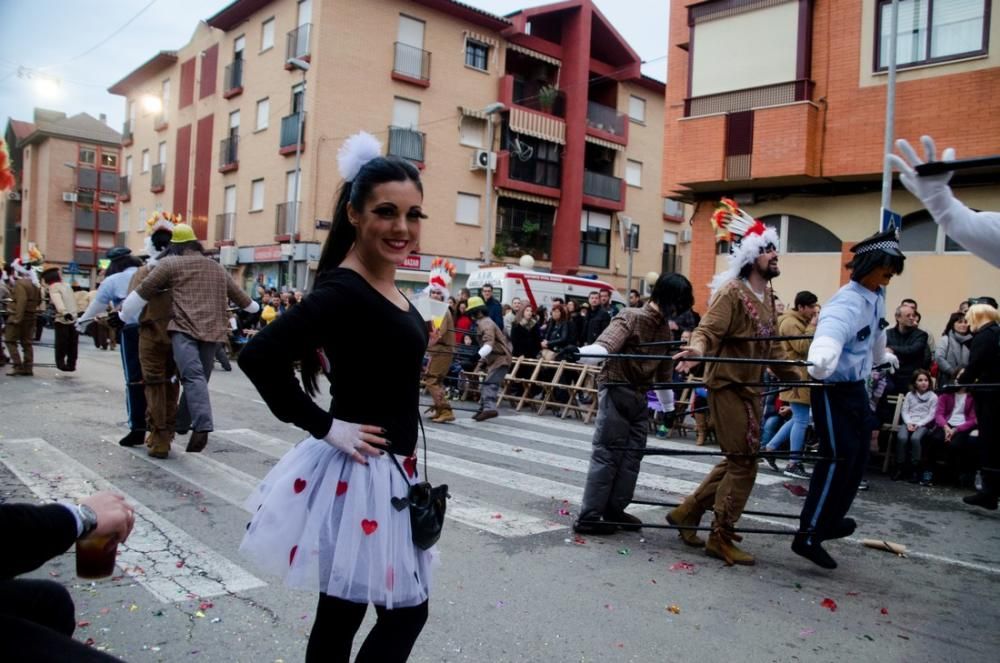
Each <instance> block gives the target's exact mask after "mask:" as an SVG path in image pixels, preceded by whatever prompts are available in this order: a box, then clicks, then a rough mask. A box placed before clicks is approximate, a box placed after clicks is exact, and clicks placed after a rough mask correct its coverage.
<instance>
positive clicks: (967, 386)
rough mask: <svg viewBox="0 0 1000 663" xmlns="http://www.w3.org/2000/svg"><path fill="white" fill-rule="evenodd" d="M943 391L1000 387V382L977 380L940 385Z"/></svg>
mask: <svg viewBox="0 0 1000 663" xmlns="http://www.w3.org/2000/svg"><path fill="white" fill-rule="evenodd" d="M938 389H940V390H941V391H958V390H959V389H991V390H992V389H1000V382H976V383H973V384H958V383H957V382H956V383H953V384H948V385H945V386H943V387H938Z"/></svg>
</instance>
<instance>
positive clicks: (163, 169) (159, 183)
mask: <svg viewBox="0 0 1000 663" xmlns="http://www.w3.org/2000/svg"><path fill="white" fill-rule="evenodd" d="M166 188H167V164H165V163H158V164H154V165H153V170H152V171H151V172H150V177H149V190H150V191H152V192H153V193H163V190H164V189H166Z"/></svg>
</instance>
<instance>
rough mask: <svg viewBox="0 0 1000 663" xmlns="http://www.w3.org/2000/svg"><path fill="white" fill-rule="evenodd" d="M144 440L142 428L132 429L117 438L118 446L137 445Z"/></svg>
mask: <svg viewBox="0 0 1000 663" xmlns="http://www.w3.org/2000/svg"><path fill="white" fill-rule="evenodd" d="M145 441H146V431H144V430H132V431H129V432H128V435H126V436H125V437H123V438H122V439H120V440H118V444H119V446H123V447H137V446H139V445H140V444H142V443H144V442H145Z"/></svg>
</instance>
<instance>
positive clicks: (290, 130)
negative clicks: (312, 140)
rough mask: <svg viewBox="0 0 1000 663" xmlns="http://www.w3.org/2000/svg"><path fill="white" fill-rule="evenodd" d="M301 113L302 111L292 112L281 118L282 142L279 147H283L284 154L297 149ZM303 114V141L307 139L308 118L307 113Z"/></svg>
mask: <svg viewBox="0 0 1000 663" xmlns="http://www.w3.org/2000/svg"><path fill="white" fill-rule="evenodd" d="M299 115H300V113H292V114H291V115H286V116H285V117H283V118H281V143H280V144H279V145H278V147H279V148H281V151H282V153H283V154H284V153H291V152H294V151H295V149H294V148H295V144H296V142H297V141H298V139H299ZM301 115H302V136H303V141H305V133H306V118H305V113H301Z"/></svg>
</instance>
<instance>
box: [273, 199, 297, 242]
mask: <svg viewBox="0 0 1000 663" xmlns="http://www.w3.org/2000/svg"><path fill="white" fill-rule="evenodd" d="M299 209H300V204H299V203H296V202H291V201H289V202H287V203H278V204H277V205H276V206H275V210H274V212H275V213H274V234H275V235H278V236H279V237H288V236H291V235H297V234H298V232H297V231H298V229H301V227H302V226H301V224H299V223H297V222H296V216H297V215H298V214H297V212H298V210H299Z"/></svg>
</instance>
